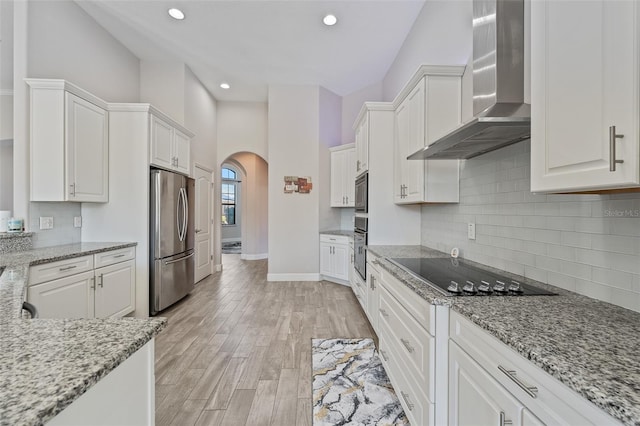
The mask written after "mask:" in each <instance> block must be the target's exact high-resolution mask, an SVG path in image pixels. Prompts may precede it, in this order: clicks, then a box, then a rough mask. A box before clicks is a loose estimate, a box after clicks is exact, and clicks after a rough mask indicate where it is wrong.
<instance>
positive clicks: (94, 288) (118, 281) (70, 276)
mask: <svg viewBox="0 0 640 426" xmlns="http://www.w3.org/2000/svg"><path fill="white" fill-rule="evenodd" d="M94 265H104V266H101V267H99V268H97V269H93V268H94ZM81 268H85V269H86V268H90V270H88V271H84V272H82V271H80V273H75V274H74V272H75V271H76V270H77V269H81ZM135 273H136V268H135V249H134V248H133V247H128V248H125V249H119V250H113V251H107V252H102V253H98V254H96V255H90V256H82V257H80V258H74V259H68V260H64V261H59V262H52V263H50V264H42V265H36V266H32V267H31V268H30V269H29V275H30V278H29V288H28V291H27V300H28V301H29V302H30V303H31V304H33V305H35V307H36V309H37V310H38V314H39V316H40V318H108V317H122V316H124V315H127V314H129V313H131V312H133V311H134V310H135ZM56 274H58V276H56ZM42 277H47V278H48V279H47V278H45V279H46V280H45V279H43V278H42Z"/></svg>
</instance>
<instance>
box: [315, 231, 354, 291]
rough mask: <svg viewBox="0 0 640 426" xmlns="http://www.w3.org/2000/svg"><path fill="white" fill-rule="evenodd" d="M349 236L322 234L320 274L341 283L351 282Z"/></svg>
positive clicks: (324, 277)
mask: <svg viewBox="0 0 640 426" xmlns="http://www.w3.org/2000/svg"><path fill="white" fill-rule="evenodd" d="M349 253H350V249H349V237H346V236H340V235H331V234H321V235H320V275H321V276H322V278H323V279H327V280H329V281H336V282H339V283H340V284H348V282H349V267H350V264H351V263H350V261H349Z"/></svg>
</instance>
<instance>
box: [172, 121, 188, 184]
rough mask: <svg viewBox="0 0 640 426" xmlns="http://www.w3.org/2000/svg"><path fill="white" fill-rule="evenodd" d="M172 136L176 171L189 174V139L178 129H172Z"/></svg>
mask: <svg viewBox="0 0 640 426" xmlns="http://www.w3.org/2000/svg"><path fill="white" fill-rule="evenodd" d="M174 137H175V139H174V153H175V154H174V155H175V157H176V165H175V168H176V171H178V172H180V173H184V174H186V175H189V174H190V171H191V139H190V138H189V136H187V135H185V134H184V133H182V132H181V131H180V130H174Z"/></svg>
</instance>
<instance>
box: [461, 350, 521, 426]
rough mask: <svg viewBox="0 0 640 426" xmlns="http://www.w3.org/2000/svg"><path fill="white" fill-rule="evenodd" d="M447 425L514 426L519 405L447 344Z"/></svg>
mask: <svg viewBox="0 0 640 426" xmlns="http://www.w3.org/2000/svg"><path fill="white" fill-rule="evenodd" d="M449 368H450V371H449V375H450V379H449V410H450V412H449V424H450V425H452V426H465V425H468V426H476V425H502V424H506V422H507V421H511V422H512V423H511V424H516V423H517V421H518V420H517V419H518V414H519V412H520V410H521V409H522V406H521V405H520V404H519V403H518V401H517V400H516V399H515V398H513V396H511V394H510V393H509V392H507V391H506V390H505V389H504V388H503V387H502V385H500V384H499V383H498V382H497V381H496V380H495V379H494V378H493V377H491V376H489V374H487V372H486V371H485V370H484V369H483V368H482V367H481V366H480V365H479V364H478V363H477V362H476V361H474V360H473V359H472V358H471V357H469V355H467V354H466V353H465V352H464V351H463V350H462V349H460V347H459V346H458V345H457V344H455V343H454V342H452V341H449Z"/></svg>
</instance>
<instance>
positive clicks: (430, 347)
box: [378, 288, 435, 402]
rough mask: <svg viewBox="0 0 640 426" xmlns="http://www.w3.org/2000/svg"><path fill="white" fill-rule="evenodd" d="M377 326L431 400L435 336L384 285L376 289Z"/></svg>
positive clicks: (433, 387)
mask: <svg viewBox="0 0 640 426" xmlns="http://www.w3.org/2000/svg"><path fill="white" fill-rule="evenodd" d="M379 311H380V316H379V322H378V325H379V327H378V328H381V329H382V328H384V329H385V332H386V334H387V335H388V336H392V340H391V341H390V342H389V343H391V344H393V345H394V347H395V348H397V349H396V351H395V352H396V353H398V354H399V356H400V357H401V361H402V362H403V365H405V370H406V371H407V373H408V375H409V376H411V377H412V378H414V379H415V381H416V383H417V385H418V386H420V388H422V389H424V390H425V392H426V395H427V397H428V398H429V401H431V402H433V401H434V400H435V395H434V393H435V383H434V380H433V379H434V377H433V372H434V371H435V365H434V362H435V339H434V338H433V336H431V335H430V334H429V333H427V331H426V330H425V329H423V328H422V326H421V325H420V324H419V323H418V322H417V321H416V320H415V319H414V318H413V317H412V316H411V315H409V313H408V312H407V311H406V310H405V309H404V308H403V307H402V306H401V305H400V304H399V303H398V301H397V300H395V299H394V298H393V296H391V295H390V294H389V293H388V292H387V291H386V290H385V289H384V288H382V289H381V291H380V309H379Z"/></svg>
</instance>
